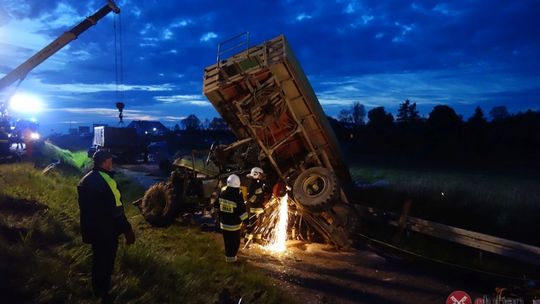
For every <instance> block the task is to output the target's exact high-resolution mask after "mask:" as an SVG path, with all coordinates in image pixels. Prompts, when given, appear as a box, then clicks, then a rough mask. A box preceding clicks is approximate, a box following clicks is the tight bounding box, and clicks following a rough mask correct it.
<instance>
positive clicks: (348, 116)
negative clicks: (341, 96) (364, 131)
mask: <svg viewBox="0 0 540 304" xmlns="http://www.w3.org/2000/svg"><path fill="white" fill-rule="evenodd" d="M338 120H339V121H340V122H343V123H347V124H350V123H352V122H353V119H352V113H351V111H350V110H347V109H343V110H341V111H339V115H338Z"/></svg>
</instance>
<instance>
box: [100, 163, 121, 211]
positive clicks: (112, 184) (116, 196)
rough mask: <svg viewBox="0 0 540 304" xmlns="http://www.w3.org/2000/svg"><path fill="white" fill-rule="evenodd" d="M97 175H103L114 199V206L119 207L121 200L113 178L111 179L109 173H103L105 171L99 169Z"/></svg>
mask: <svg viewBox="0 0 540 304" xmlns="http://www.w3.org/2000/svg"><path fill="white" fill-rule="evenodd" d="M99 175H101V177H103V179H104V180H105V182H106V183H107V185H109V188H111V191H112V193H113V195H114V200H115V203H116V207H120V206H122V201H121V200H120V197H121V195H120V191H119V190H118V186H117V185H116V181H115V180H114V179H112V178H111V177H110V176H109V174H107V173H105V172H101V171H99Z"/></svg>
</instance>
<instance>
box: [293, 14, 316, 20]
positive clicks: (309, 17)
mask: <svg viewBox="0 0 540 304" xmlns="http://www.w3.org/2000/svg"><path fill="white" fill-rule="evenodd" d="M311 18H313V17H311V16H310V15H307V14H306V13H301V14H299V15H297V16H296V20H298V21H303V20H309V19H311Z"/></svg>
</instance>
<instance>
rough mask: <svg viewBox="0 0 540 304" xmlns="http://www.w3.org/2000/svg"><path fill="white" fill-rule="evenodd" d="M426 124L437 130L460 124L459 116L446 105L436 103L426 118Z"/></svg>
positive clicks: (452, 127) (449, 128)
mask: <svg viewBox="0 0 540 304" xmlns="http://www.w3.org/2000/svg"><path fill="white" fill-rule="evenodd" d="M427 123H428V125H429V126H430V127H431V128H433V129H437V130H448V131H449V130H451V129H454V128H456V127H458V126H459V125H461V123H462V120H461V117H460V116H458V115H457V114H456V111H454V109H452V108H451V107H449V106H447V105H438V106H435V107H434V108H433V110H432V111H431V113H429V117H428V119H427Z"/></svg>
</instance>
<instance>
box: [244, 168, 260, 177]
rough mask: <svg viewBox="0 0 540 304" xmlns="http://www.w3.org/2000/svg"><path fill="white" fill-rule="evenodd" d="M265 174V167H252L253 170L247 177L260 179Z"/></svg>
mask: <svg viewBox="0 0 540 304" xmlns="http://www.w3.org/2000/svg"><path fill="white" fill-rule="evenodd" d="M263 174H264V171H263V169H261V168H259V167H253V168H252V169H251V172H250V173H249V174H248V175H246V176H247V177H251V178H254V179H260V178H262V175H263Z"/></svg>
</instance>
